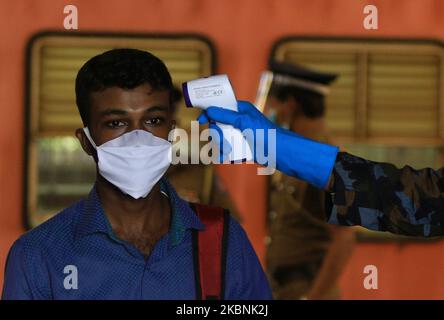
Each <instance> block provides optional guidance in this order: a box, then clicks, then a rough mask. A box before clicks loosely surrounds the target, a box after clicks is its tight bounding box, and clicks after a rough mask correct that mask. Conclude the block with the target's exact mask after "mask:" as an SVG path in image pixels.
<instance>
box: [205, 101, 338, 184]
mask: <svg viewBox="0 0 444 320" xmlns="http://www.w3.org/2000/svg"><path fill="white" fill-rule="evenodd" d="M209 120H210V122H211V121H215V122H221V123H226V124H230V125H232V126H233V127H235V128H237V129H239V130H241V131H244V130H245V129H253V132H254V133H255V136H254V143H255V145H254V146H253V145H251V141H249V143H250V147H251V149H252V150H254V157H255V161H256V162H258V161H257V160H258V159H257V158H256V148H255V146H258V145H263V146H264V147H265V150H266V152H268V148H267V146H268V143H269V141H268V134H264V135H259V134H256V133H257V132H259V131H257V130H258V129H263V130H265V131H267V130H268V129H275V130H276V154H275V157H276V169H278V170H279V171H282V172H283V173H285V174H286V175H289V176H292V177H296V178H299V179H302V180H304V181H306V182H308V183H310V184H313V185H314V186H316V187H318V188H324V187H325V186H326V185H327V183H328V180H329V178H330V175H331V172H332V170H333V166H334V163H335V160H336V155H337V153H338V151H339V148H338V147H335V146H331V145H328V144H323V143H319V142H316V141H313V140H310V139H307V138H304V137H303V136H301V135H298V134H296V133H294V132H292V131H290V130H286V129H283V128H281V127H278V126H277V125H276V124H274V123H272V122H271V121H270V120H268V119H267V118H266V117H265V116H264V115H263V114H262V113H261V112H260V111H259V110H258V109H257V108H256V107H255V106H254V105H252V104H251V103H249V102H247V101H238V112H234V111H231V110H227V109H222V108H218V107H209V108H207V109H206V110H205V111H204V112H203V113H202V114H201V115H200V116H199V118H198V121H199V123H200V124H204V123H206V122H208V121H209ZM259 164H262V165H264V164H263V163H260V162H259Z"/></svg>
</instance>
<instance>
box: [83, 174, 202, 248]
mask: <svg viewBox="0 0 444 320" xmlns="http://www.w3.org/2000/svg"><path fill="white" fill-rule="evenodd" d="M160 187H161V190H162V191H163V192H164V193H165V194H166V195H167V197H168V199H169V202H170V207H171V227H170V230H169V232H168V233H169V239H170V241H171V243H170V244H171V245H172V246H176V245H177V244H179V243H180V242H181V241H182V240H183V238H184V236H185V232H186V230H187V229H197V230H202V229H204V225H203V224H202V222H201V221H200V220H199V218H198V217H197V215H196V214H195V212H194V211H193V210H192V209H191V208H190V206H189V204H188V202H187V201H185V200H183V199H181V198H180V197H179V195H178V194H177V192H176V190H175V189H174V187H173V186H172V185H171V184H170V183H169V182H168V181H167V179H166V178H162V179H161V180H160ZM94 233H106V234H108V235H109V236H111V237H114V234H113V231H112V229H111V225H110V223H109V222H108V219H107V218H106V215H105V212H104V210H103V206H102V203H101V201H100V198H99V195H98V193H97V190H96V186H94V187H93V188H92V190H91V191H90V193H89V195H88V196H87V198H86V199H85V201H84V206H83V211H82V212H81V215H80V219H79V222H78V223H77V228H76V234H75V236H76V239H77V238H80V237H83V236H86V235H90V234H94Z"/></svg>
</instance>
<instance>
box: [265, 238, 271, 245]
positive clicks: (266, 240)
mask: <svg viewBox="0 0 444 320" xmlns="http://www.w3.org/2000/svg"><path fill="white" fill-rule="evenodd" d="M264 243H265V245H266V246H268V245H270V244H271V237H265V239H264Z"/></svg>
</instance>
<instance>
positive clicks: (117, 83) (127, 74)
mask: <svg viewBox="0 0 444 320" xmlns="http://www.w3.org/2000/svg"><path fill="white" fill-rule="evenodd" d="M143 84H149V85H150V86H151V88H153V89H154V90H168V91H169V93H170V102H171V96H172V92H173V83H172V80H171V75H170V73H169V72H168V69H167V67H166V66H165V64H164V63H163V62H162V60H160V59H159V58H157V57H156V56H154V55H153V54H151V53H149V52H146V51H142V50H137V49H113V50H110V51H106V52H104V53H102V54H99V55H97V56H95V57H93V58H91V59H90V60H88V61H87V62H86V63H85V64H84V65H83V66H82V68H80V70H79V72H78V74H77V78H76V103H77V107H78V108H79V112H80V116H81V118H82V121H83V125H84V126H88V121H89V98H90V94H91V93H92V92H97V91H102V90H105V89H107V88H111V87H119V88H122V89H134V88H136V87H138V86H140V85H143Z"/></svg>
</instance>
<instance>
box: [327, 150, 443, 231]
mask: <svg viewBox="0 0 444 320" xmlns="http://www.w3.org/2000/svg"><path fill="white" fill-rule="evenodd" d="M332 174H333V176H334V185H333V186H332V187H331V188H330V190H329V191H330V193H331V195H332V196H331V201H332V203H331V205H330V206H328V208H326V210H327V213H328V215H329V217H328V220H329V223H334V224H340V225H361V226H363V227H365V228H368V229H371V230H377V231H389V232H392V233H397V234H403V235H410V236H423V237H432V236H441V235H443V234H444V227H443V226H444V168H441V169H439V170H433V169H430V168H426V169H422V170H415V169H413V168H411V167H409V166H405V167H403V168H401V169H398V168H396V167H395V166H394V165H392V164H389V163H377V162H372V161H368V160H365V159H362V158H359V157H356V156H353V155H350V154H348V153H343V152H340V153H339V154H338V157H337V159H336V163H335V166H334V169H333V173H332Z"/></svg>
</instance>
